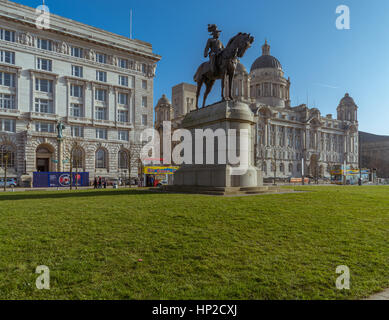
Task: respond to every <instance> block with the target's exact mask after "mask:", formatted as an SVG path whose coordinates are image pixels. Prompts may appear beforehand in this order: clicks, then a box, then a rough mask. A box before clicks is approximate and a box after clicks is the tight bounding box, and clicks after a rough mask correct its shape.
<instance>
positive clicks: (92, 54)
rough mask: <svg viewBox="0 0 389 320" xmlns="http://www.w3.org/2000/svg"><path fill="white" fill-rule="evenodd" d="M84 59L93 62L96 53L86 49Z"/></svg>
mask: <svg viewBox="0 0 389 320" xmlns="http://www.w3.org/2000/svg"><path fill="white" fill-rule="evenodd" d="M85 58H86V59H87V60H91V61H95V60H96V53H95V51H94V50H92V49H86V50H85Z"/></svg>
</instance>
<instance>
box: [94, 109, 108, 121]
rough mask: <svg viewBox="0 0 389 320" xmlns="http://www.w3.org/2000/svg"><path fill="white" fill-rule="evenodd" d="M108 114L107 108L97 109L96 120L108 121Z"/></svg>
mask: <svg viewBox="0 0 389 320" xmlns="http://www.w3.org/2000/svg"><path fill="white" fill-rule="evenodd" d="M106 114H107V112H106V108H103V107H96V120H107V119H106V118H107V117H106Z"/></svg>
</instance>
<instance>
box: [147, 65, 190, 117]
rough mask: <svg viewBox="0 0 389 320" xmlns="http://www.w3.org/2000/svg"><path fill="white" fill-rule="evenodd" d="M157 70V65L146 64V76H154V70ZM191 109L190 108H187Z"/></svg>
mask: <svg viewBox="0 0 389 320" xmlns="http://www.w3.org/2000/svg"><path fill="white" fill-rule="evenodd" d="M156 70H157V65H156V64H149V65H148V70H147V76H148V77H150V78H154V77H155V71H156ZM189 110H191V109H189Z"/></svg>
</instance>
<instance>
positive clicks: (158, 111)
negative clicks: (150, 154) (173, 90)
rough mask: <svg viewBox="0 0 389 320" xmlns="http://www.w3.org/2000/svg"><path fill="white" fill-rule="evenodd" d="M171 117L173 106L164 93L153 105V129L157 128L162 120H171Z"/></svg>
mask: <svg viewBox="0 0 389 320" xmlns="http://www.w3.org/2000/svg"><path fill="white" fill-rule="evenodd" d="M173 118H174V112H173V106H172V104H171V103H170V101H169V99H168V98H167V97H166V95H162V97H161V99H159V100H158V103H157V105H156V107H155V129H157V130H159V129H160V128H162V124H163V122H164V121H172V119H173Z"/></svg>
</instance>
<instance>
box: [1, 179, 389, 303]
mask: <svg viewBox="0 0 389 320" xmlns="http://www.w3.org/2000/svg"><path fill="white" fill-rule="evenodd" d="M297 189H298V190H305V191H309V192H304V193H293V194H279V195H262V196H250V197H229V198H223V197H212V196H201V195H180V194H158V193H149V192H147V191H135V190H133V191H130V190H123V189H122V190H109V191H104V190H102V191H78V192H77V191H73V192H69V191H62V192H56V191H53V192H26V193H7V194H0V240H1V241H0V299H48V298H49V299H359V298H364V297H367V296H368V295H370V294H372V293H375V292H377V291H380V290H381V289H384V288H387V287H389V188H388V187H334V186H332V187H308V186H307V187H298V188H297ZM138 259H143V262H138ZM38 265H46V266H48V267H49V268H50V275H51V283H50V285H51V289H50V290H37V289H36V286H35V280H36V278H37V276H38V275H37V274H35V268H36V267H37V266H38ZM339 265H347V266H348V267H349V268H350V270H351V290H349V291H339V290H337V289H336V288H335V281H336V278H337V277H338V276H339V275H338V274H336V273H335V269H336V267H337V266H339Z"/></svg>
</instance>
